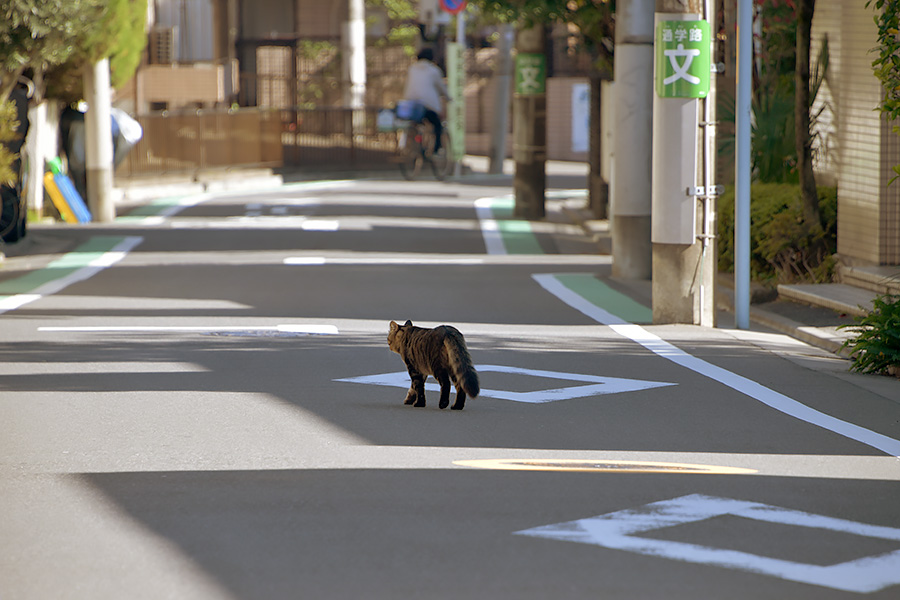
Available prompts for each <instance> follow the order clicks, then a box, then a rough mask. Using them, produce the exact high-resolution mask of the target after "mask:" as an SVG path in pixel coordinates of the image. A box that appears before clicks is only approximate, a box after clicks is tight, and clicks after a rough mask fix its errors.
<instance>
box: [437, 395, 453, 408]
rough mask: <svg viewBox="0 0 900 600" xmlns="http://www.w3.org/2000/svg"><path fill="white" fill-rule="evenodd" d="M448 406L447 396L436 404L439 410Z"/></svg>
mask: <svg viewBox="0 0 900 600" xmlns="http://www.w3.org/2000/svg"><path fill="white" fill-rule="evenodd" d="M448 406H450V398H447V399H446V400H441V401H440V403H439V404H438V408H440V409H441V410H444V409H445V408H447V407H448Z"/></svg>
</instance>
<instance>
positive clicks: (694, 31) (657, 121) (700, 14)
mask: <svg viewBox="0 0 900 600" xmlns="http://www.w3.org/2000/svg"><path fill="white" fill-rule="evenodd" d="M702 5H703V0H688V1H684V0H657V2H656V10H657V13H656V68H655V76H656V86H655V87H656V89H655V92H656V93H655V94H654V98H653V123H654V124H653V227H652V241H653V288H652V291H653V322H654V323H692V324H695V325H704V326H708V327H713V326H715V316H716V311H715V283H716V245H715V235H714V232H715V208H714V207H715V197H716V195H717V191H718V189H719V188H718V186H716V185H715V183H714V177H715V110H714V104H715V93H714V92H715V88H714V86H713V85H712V82H713V77H712V76H711V74H710V71H711V65H710V55H711V53H712V52H711V50H712V44H713V34H712V27H711V26H710V22H709V21H708V20H705V19H704V17H705V16H708V15H707V14H706V13H705V12H704V10H703V6H702ZM711 91H712V94H711V93H710V92H711ZM698 158H699V159H700V160H698Z"/></svg>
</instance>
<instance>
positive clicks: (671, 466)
mask: <svg viewBox="0 0 900 600" xmlns="http://www.w3.org/2000/svg"><path fill="white" fill-rule="evenodd" d="M453 464H454V465H459V466H462V467H477V468H480V469H499V470H507V471H568V472H581V473H702V474H715V475H750V474H753V473H757V472H758V471H757V470H756V469H744V468H740V467H721V466H717V465H694V464H686V463H666V462H648V461H635V460H568V459H562V460H534V459H513V460H502V459H500V460H498V459H489V460H457V461H454V462H453Z"/></svg>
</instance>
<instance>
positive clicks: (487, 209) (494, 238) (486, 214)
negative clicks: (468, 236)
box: [475, 198, 506, 254]
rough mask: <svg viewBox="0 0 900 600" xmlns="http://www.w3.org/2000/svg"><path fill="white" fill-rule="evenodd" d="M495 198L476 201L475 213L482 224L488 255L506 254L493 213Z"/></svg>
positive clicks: (482, 233)
mask: <svg viewBox="0 0 900 600" xmlns="http://www.w3.org/2000/svg"><path fill="white" fill-rule="evenodd" d="M493 203H494V198H479V199H478V200H476V201H475V212H476V214H477V215H478V220H479V221H480V222H481V236H482V237H483V238H484V247H485V249H486V250H487V253H488V254H506V247H505V246H504V245H503V238H502V237H501V236H500V229H499V227H498V226H497V221H496V220H495V219H494V213H493V212H491V206H492V205H493Z"/></svg>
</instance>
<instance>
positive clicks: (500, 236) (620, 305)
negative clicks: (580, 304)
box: [475, 190, 653, 323]
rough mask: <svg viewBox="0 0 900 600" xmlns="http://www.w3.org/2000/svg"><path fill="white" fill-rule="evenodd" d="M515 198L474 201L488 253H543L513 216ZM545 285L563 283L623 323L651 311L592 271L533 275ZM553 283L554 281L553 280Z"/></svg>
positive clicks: (648, 316) (648, 318)
mask: <svg viewBox="0 0 900 600" xmlns="http://www.w3.org/2000/svg"><path fill="white" fill-rule="evenodd" d="M584 194H585V192H584V191H582V190H574V191H572V192H556V193H553V192H551V193H548V194H547V196H548V197H556V198H568V197H573V196H584ZM514 204H515V199H514V197H513V196H512V195H507V196H497V197H493V198H482V199H480V200H478V201H476V203H475V206H476V211H477V212H478V216H479V218H480V219H481V221H482V228H483V229H484V231H483V233H484V236H485V246H486V248H487V251H488V254H545V252H544V250H543V247H542V246H541V244H540V242H539V241H538V238H537V235H535V233H534V230H533V229H532V227H531V223H530V222H529V221H527V220H524V219H516V218H515V217H514V216H513V208H514ZM533 277H534V278H535V280H536V281H538V282H539V283H540V284H541V285H542V286H544V287H545V288H546V287H547V286H548V285H549V286H551V287H555V288H558V287H559V286H562V287H563V288H565V289H566V290H568V291H569V292H571V293H572V294H574V295H576V296H580V297H581V298H583V299H584V300H586V301H587V302H589V303H590V304H592V305H594V306H596V307H599V308H601V309H602V310H604V311H605V312H606V313H608V314H609V315H610V316H611V317H612V318H614V319H617V320H618V321H620V322H623V323H650V322H652V321H653V311H652V310H651V309H650V308H649V307H647V306H644V305H643V304H641V303H640V302H637V301H635V300H634V299H632V298H631V297H630V296H627V295H625V294H623V293H621V292H619V291H617V290H615V289H613V288H611V287H610V286H609V285H607V284H606V283H604V282H603V281H601V280H600V279H597V277H595V276H594V274H593V273H564V274H547V275H533ZM554 282H555V283H554Z"/></svg>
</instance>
